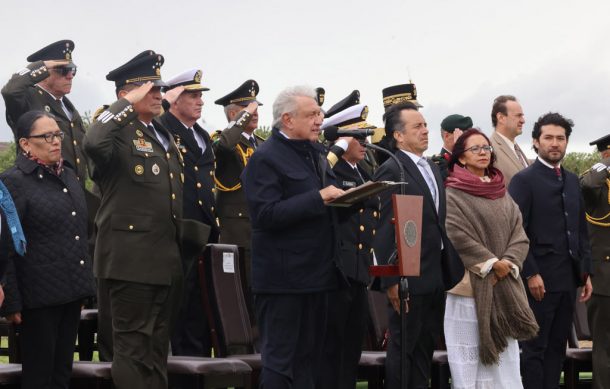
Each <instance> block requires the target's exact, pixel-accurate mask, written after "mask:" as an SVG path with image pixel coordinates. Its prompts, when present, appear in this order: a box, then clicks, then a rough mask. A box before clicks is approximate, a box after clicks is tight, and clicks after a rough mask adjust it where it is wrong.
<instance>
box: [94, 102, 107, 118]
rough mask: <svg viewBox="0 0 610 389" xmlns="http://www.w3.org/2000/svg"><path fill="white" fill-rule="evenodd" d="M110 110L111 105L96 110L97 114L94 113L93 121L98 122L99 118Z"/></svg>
mask: <svg viewBox="0 0 610 389" xmlns="http://www.w3.org/2000/svg"><path fill="white" fill-rule="evenodd" d="M108 108H110V106H109V105H106V104H104V105H102V106H101V107H99V108H98V109H96V110H95V112H93V120H98V118H99V117H100V115H101V114H102V113H103V112H104V111H105V110H107V109H108Z"/></svg>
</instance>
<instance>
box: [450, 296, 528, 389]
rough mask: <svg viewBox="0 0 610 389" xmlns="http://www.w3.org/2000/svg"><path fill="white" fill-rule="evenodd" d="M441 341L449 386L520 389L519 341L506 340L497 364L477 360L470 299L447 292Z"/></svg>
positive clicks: (475, 324) (475, 325) (474, 318)
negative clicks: (443, 340)
mask: <svg viewBox="0 0 610 389" xmlns="http://www.w3.org/2000/svg"><path fill="white" fill-rule="evenodd" d="M445 341H446V343H447V356H448V358H449V368H450V370H451V382H452V387H453V389H523V383H522V382H521V372H520V370H519V344H518V343H517V341H516V340H515V339H509V340H508V347H507V348H506V350H504V352H502V353H501V354H500V359H499V361H498V364H497V365H492V366H484V365H483V364H482V363H481V362H480V361H479V325H478V322H477V312H476V307H475V302H474V298H472V297H464V296H457V295H453V294H447V304H446V308H445Z"/></svg>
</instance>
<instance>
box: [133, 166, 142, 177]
mask: <svg viewBox="0 0 610 389" xmlns="http://www.w3.org/2000/svg"><path fill="white" fill-rule="evenodd" d="M133 170H134V171H135V172H136V174H137V175H138V176H141V175H142V174H144V166H142V165H136V167H135V168H133Z"/></svg>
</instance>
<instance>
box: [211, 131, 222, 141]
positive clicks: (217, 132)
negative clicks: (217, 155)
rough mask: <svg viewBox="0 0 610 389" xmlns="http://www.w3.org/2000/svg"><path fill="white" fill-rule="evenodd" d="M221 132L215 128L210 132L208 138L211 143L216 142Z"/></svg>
mask: <svg viewBox="0 0 610 389" xmlns="http://www.w3.org/2000/svg"><path fill="white" fill-rule="evenodd" d="M221 133H222V131H221V130H216V131H214V132H212V133H211V134H210V140H211V141H212V143H216V142H218V141H219V140H220V134H221Z"/></svg>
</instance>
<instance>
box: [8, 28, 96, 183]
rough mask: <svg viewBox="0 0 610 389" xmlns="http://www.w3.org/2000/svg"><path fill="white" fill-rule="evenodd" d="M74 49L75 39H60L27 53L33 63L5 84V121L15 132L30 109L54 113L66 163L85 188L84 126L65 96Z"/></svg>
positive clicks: (69, 87)
mask: <svg viewBox="0 0 610 389" xmlns="http://www.w3.org/2000/svg"><path fill="white" fill-rule="evenodd" d="M73 50H74V42H72V41H71V40H61V41H57V42H55V43H51V44H50V45H48V46H46V47H43V48H42V49H40V50H38V51H37V52H35V53H34V54H31V55H30V56H29V57H27V61H28V62H31V63H30V64H29V65H28V66H27V67H26V68H25V69H23V70H21V71H20V72H19V73H16V74H14V75H13V76H12V77H11V79H10V80H9V81H8V82H7V84H6V85H5V86H4V88H2V97H3V98H4V102H5V104H6V122H7V123H8V125H9V126H10V127H11V129H12V130H13V134H14V133H15V131H16V128H15V125H16V123H17V120H18V119H19V117H21V115H23V114H24V113H26V112H28V111H32V110H40V111H46V112H49V113H52V114H53V115H54V116H55V120H56V121H57V125H58V126H59V129H60V130H61V131H62V132H63V133H64V138H63V141H62V144H61V154H62V157H63V159H64V163H65V164H67V165H68V166H70V167H71V168H72V170H74V172H75V173H76V176H77V177H78V180H79V181H80V184H81V186H82V187H83V188H84V187H85V181H86V179H87V160H86V157H85V155H84V154H83V151H82V141H83V136H84V135H85V130H84V128H83V121H82V119H81V117H80V114H79V113H78V111H77V110H76V108H75V107H74V105H73V104H72V102H71V101H70V100H69V99H68V98H67V97H66V95H67V94H69V93H70V91H71V90H72V80H73V79H74V76H75V75H76V64H75V63H74V62H72V51H73Z"/></svg>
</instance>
